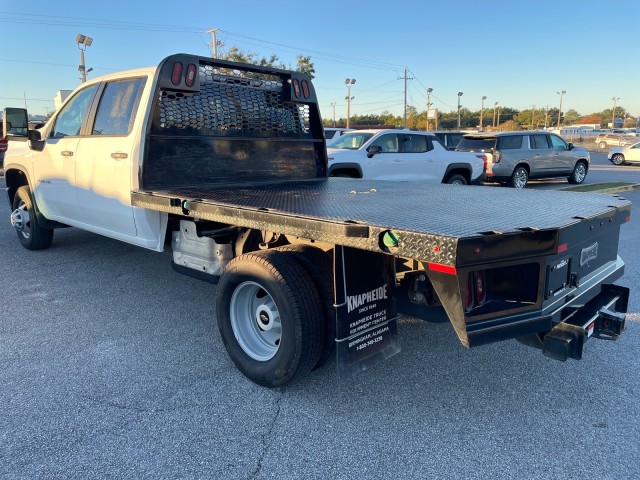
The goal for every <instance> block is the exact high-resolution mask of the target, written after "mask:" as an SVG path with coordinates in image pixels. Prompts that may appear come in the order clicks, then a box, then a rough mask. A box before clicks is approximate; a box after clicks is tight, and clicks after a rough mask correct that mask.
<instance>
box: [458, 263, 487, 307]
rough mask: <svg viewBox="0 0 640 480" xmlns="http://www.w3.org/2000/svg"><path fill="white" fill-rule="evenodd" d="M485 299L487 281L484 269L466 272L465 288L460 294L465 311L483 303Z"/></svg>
mask: <svg viewBox="0 0 640 480" xmlns="http://www.w3.org/2000/svg"><path fill="white" fill-rule="evenodd" d="M486 301H487V282H486V277H485V273H484V271H478V272H469V273H468V274H467V288H466V289H465V291H464V293H463V295H462V304H463V306H464V309H465V311H467V312H468V311H470V310H471V309H473V308H475V307H479V306H481V305H484V303H485V302H486Z"/></svg>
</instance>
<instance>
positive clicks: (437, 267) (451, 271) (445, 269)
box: [429, 263, 456, 275]
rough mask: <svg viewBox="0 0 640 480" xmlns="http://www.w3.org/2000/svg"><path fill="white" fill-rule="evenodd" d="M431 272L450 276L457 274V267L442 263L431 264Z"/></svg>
mask: <svg viewBox="0 0 640 480" xmlns="http://www.w3.org/2000/svg"><path fill="white" fill-rule="evenodd" d="M429 270H433V271H434V272H440V273H446V274H448V275H455V274H456V267H452V266H450V265H442V264H441V263H430V264H429Z"/></svg>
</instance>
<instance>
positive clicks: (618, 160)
mask: <svg viewBox="0 0 640 480" xmlns="http://www.w3.org/2000/svg"><path fill="white" fill-rule="evenodd" d="M611 163H613V164H614V165H622V164H624V155H623V154H621V153H616V154H615V155H613V156H612V157H611Z"/></svg>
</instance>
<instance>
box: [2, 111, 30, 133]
mask: <svg viewBox="0 0 640 480" xmlns="http://www.w3.org/2000/svg"><path fill="white" fill-rule="evenodd" d="M28 131H29V117H28V115H27V111H26V110H25V109H24V108H5V109H4V110H3V116H2V137H3V138H6V137H7V136H8V135H13V136H16V137H26V136H27V132H28Z"/></svg>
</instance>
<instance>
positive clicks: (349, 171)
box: [329, 168, 362, 178]
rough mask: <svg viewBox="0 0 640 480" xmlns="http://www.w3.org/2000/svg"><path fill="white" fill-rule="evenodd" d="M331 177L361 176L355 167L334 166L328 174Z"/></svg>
mask: <svg viewBox="0 0 640 480" xmlns="http://www.w3.org/2000/svg"><path fill="white" fill-rule="evenodd" d="M329 176H331V177H351V178H361V177H362V175H360V172H359V171H358V170H356V169H355V168H336V169H335V170H332V171H331V173H330V175H329Z"/></svg>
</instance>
